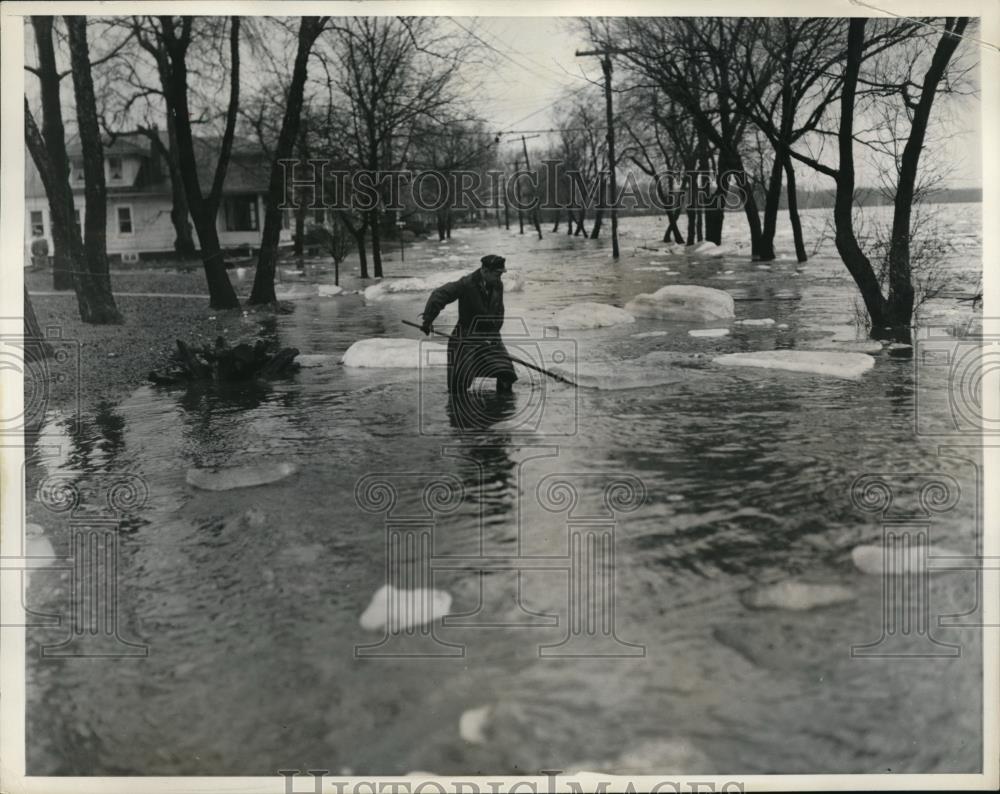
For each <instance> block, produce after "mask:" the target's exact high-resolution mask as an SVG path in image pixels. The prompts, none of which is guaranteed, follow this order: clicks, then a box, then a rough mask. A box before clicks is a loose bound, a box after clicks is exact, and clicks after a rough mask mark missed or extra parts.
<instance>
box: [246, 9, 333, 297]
mask: <svg viewBox="0 0 1000 794" xmlns="http://www.w3.org/2000/svg"><path fill="white" fill-rule="evenodd" d="M325 23H326V20H325V19H322V18H320V17H302V19H301V21H300V23H299V43H298V50H297V51H296V53H295V65H294V67H293V68H292V81H291V83H290V84H289V87H288V97H287V98H286V100H285V114H284V117H283V118H282V120H281V132H280V133H278V145H277V147H276V148H275V151H274V159H273V160H272V161H271V179H270V182H269V184H268V188H267V198H268V200H267V209H266V210H265V212H264V233H263V235H262V237H261V243H260V252H259V253H258V255H257V272H256V274H255V275H254V280H253V290H252V291H251V292H250V303H251V304H254V305H259V304H264V303H274V302H275V301H277V298H276V297H275V294H274V270H275V266H276V264H277V261H278V243H279V242H280V240H281V214H282V212H283V210H282V207H281V203H282V200H283V199H284V195H285V179H284V175H285V171H284V169H283V168H282V167H281V166H280V165H279V160H287V159H289V158H290V157H291V155H292V152H293V151H294V149H295V142H296V139H297V138H298V134H299V121H300V119H301V118H302V100H303V95H304V93H305V84H306V77H307V76H308V69H307V67H308V64H309V52H310V51H311V50H312V46H313V44H314V43H315V42H316V38H317V37H318V36H319V34H320V32H321V31H322V30H323V26H324V25H325Z"/></svg>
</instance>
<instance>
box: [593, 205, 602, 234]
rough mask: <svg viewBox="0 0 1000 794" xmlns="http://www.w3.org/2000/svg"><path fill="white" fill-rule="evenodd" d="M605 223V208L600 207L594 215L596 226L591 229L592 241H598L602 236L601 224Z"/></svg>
mask: <svg viewBox="0 0 1000 794" xmlns="http://www.w3.org/2000/svg"><path fill="white" fill-rule="evenodd" d="M603 222H604V207H598V208H597V212H595V213H594V225H593V226H591V227H590V239H591V240H596V239H598V238H599V237H600V236H601V224H602V223H603Z"/></svg>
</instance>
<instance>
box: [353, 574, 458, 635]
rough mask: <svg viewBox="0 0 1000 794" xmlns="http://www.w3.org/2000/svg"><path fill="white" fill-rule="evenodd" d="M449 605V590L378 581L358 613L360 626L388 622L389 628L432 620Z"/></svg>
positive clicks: (395, 629)
mask: <svg viewBox="0 0 1000 794" xmlns="http://www.w3.org/2000/svg"><path fill="white" fill-rule="evenodd" d="M450 609H451V593H447V592H445V591H444V590H430V589H427V588H424V589H420V590H402V589H400V588H398V587H393V586H392V585H391V584H387V585H382V587H380V588H379V589H378V592H376V593H375V595H374V596H372V600H371V603H370V604H369V605H368V607H367V609H365V611H364V612H362V613H361V619H360V622H361V628H363V629H365V630H366V631H377V630H379V629H381V628H382V627H383V626H388V627H389V630H390V631H392V632H399V631H406V630H407V629H410V628H413V627H414V626H423V625H425V624H427V623H433V622H434V621H435V620H438V619H439V618H442V617H444V616H445V615H447V614H448V612H449V610H450Z"/></svg>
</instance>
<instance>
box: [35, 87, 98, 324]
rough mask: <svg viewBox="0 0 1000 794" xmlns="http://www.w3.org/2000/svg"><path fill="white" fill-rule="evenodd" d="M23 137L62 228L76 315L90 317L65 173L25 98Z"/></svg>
mask: <svg viewBox="0 0 1000 794" xmlns="http://www.w3.org/2000/svg"><path fill="white" fill-rule="evenodd" d="M24 140H25V143H26V144H27V146H28V152H29V153H30V154H31V159H32V161H33V162H34V163H35V167H36V168H37V169H38V173H39V175H40V176H41V178H42V183H43V184H44V185H45V195H47V196H48V197H49V207H50V208H51V211H52V228H53V229H54V228H56V227H57V226H58V227H60V228H62V229H63V230H64V231H65V242H66V252H67V256H68V258H69V261H70V263H71V265H72V270H71V274H72V276H73V290H74V292H75V293H76V303H77V308H78V309H79V311H80V318H81V319H84V318H86V317H89V316H90V304H89V302H88V294H87V292H86V291H85V290H84V289H83V288H82V286H81V285H82V281H81V280H80V278H79V276H80V275H82V274H83V273H84V268H85V267H86V266H85V264H84V259H83V242H82V241H81V240H80V230H79V229H78V228H76V223H75V221H74V218H73V194H72V193H71V192H70V189H69V182H68V180H67V178H66V175H65V174H64V173H62V172H59V171H58V170H57V168H56V167H55V166H54V165H53V164H52V161H51V160H50V159H49V154H48V151H47V149H46V145H45V141H44V140H42V134H41V132H39V130H38V126H37V125H36V124H35V119H34V117H33V116H32V115H31V109H30V108H29V107H28V98H27V97H25V98H24Z"/></svg>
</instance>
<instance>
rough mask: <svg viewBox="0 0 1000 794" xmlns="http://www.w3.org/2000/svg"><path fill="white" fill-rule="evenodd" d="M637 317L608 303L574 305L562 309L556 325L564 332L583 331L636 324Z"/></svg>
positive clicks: (557, 316)
mask: <svg viewBox="0 0 1000 794" xmlns="http://www.w3.org/2000/svg"><path fill="white" fill-rule="evenodd" d="M634 322H635V317H633V316H632V315H631V314H630V313H629V312H627V311H625V310H624V309H619V308H618V307H617V306H610V305H609V304H607V303H589V302H587V303H573V304H571V305H569V306H567V307H566V308H565V309H562V310H561V311H560V312H559V313H558V314H557V315H556V319H555V324H556V325H557V326H559V329H560V330H562V331H581V330H585V329H588V328H604V327H605V326H609V325H625V324H627V323H634Z"/></svg>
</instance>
